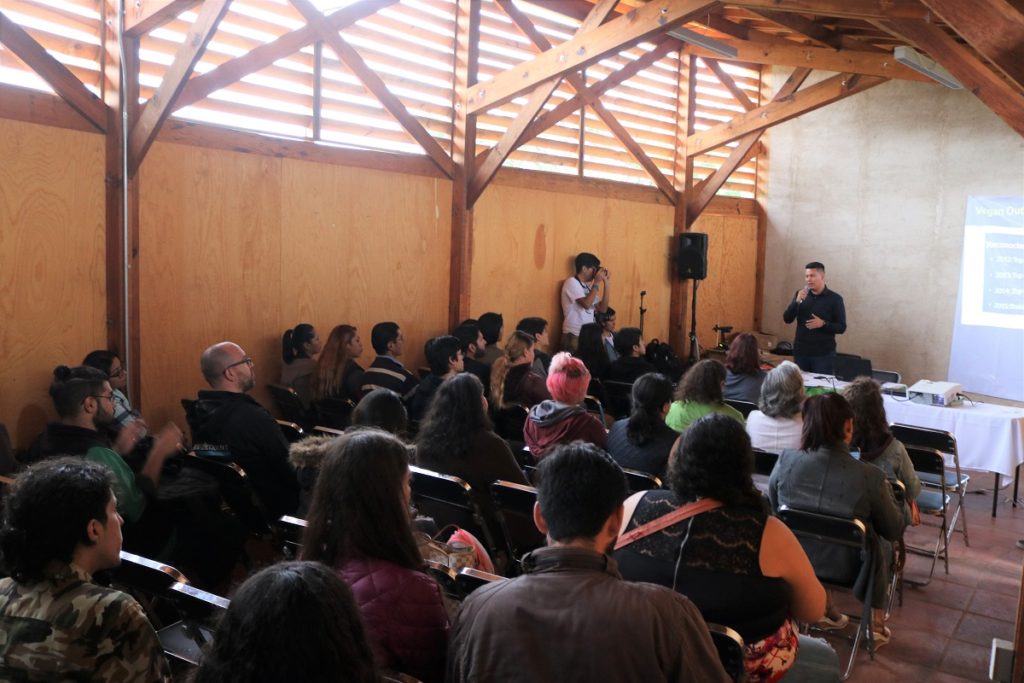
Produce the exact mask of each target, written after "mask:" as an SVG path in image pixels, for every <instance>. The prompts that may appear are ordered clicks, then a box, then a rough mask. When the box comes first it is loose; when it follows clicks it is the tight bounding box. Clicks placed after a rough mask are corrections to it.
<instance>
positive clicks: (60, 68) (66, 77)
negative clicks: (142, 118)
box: [0, 12, 107, 133]
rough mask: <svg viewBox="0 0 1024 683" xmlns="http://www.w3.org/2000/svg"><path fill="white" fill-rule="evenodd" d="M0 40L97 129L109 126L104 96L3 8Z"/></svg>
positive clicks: (104, 128)
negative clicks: (51, 52) (91, 88)
mask: <svg viewBox="0 0 1024 683" xmlns="http://www.w3.org/2000/svg"><path fill="white" fill-rule="evenodd" d="M0 44H3V45H5V46H6V47H7V48H8V49H9V50H10V51H11V52H13V53H14V54H16V55H17V56H18V59H20V60H21V61H23V62H25V64H27V65H28V66H29V68H30V69H32V70H33V71H35V72H36V74H38V75H39V77H40V78H42V79H43V80H44V81H46V83H47V84H48V85H49V86H50V87H51V88H53V90H54V92H56V93H57V94H58V95H60V96H61V97H62V98H63V99H64V101H65V102H67V103H68V104H70V105H71V107H72V108H73V109H74V110H75V111H77V112H78V113H79V114H81V115H82V116H83V117H84V118H85V120H86V121H88V122H89V123H90V124H92V126H93V127H94V128H96V130H98V131H100V132H101V133H102V132H105V131H106V130H107V106H106V105H105V104H104V103H103V100H101V99H100V98H99V97H97V96H96V95H94V94H93V93H92V92H91V91H90V90H89V89H88V88H86V87H85V85H84V84H83V83H82V82H81V81H80V80H78V78H77V77H75V75H74V74H73V73H71V71H70V70H69V69H68V68H67V67H66V66H64V65H63V64H61V63H60V62H59V61H57V60H56V59H55V58H54V57H53V56H52V55H51V54H50V53H49V52H47V51H46V48H44V47H43V46H42V45H40V44H39V43H38V42H36V39H35V38H33V37H32V36H30V35H29V34H28V32H27V31H25V29H23V28H21V27H20V26H18V25H17V24H16V23H14V21H13V20H12V19H10V18H8V17H7V16H6V15H5V14H4V13H3V12H0Z"/></svg>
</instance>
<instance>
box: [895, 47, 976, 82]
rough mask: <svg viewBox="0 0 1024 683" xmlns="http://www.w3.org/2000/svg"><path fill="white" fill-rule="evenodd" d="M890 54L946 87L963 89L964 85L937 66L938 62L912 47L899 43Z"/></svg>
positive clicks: (901, 62)
mask: <svg viewBox="0 0 1024 683" xmlns="http://www.w3.org/2000/svg"><path fill="white" fill-rule="evenodd" d="M892 55H893V57H895V58H896V61H897V62H899V63H900V64H902V65H904V66H909V67H910V68H911V69H913V70H914V71H916V72H918V73H920V74H924V75H925V76H927V77H928V78H930V79H932V80H933V81H936V82H938V83H941V84H942V85H944V86H946V87H947V88H952V89H953V90H963V87H964V86H962V85H960V81H958V80H956V79H955V78H953V74H951V73H949V72H948V71H946V70H945V69H943V68H942V67H941V66H939V64H938V62H936V61H935V60H934V59H932V58H931V57H929V56H928V55H925V54H922V53H920V52H918V51H917V50H915V49H914V48H912V47H907V46H906V45H900V46H898V47H896V48H894V49H893V51H892Z"/></svg>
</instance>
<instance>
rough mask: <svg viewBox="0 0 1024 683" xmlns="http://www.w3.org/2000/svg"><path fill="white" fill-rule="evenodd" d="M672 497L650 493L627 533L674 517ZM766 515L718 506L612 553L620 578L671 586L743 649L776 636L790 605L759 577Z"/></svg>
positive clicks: (781, 585) (776, 583)
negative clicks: (735, 634) (736, 637)
mask: <svg viewBox="0 0 1024 683" xmlns="http://www.w3.org/2000/svg"><path fill="white" fill-rule="evenodd" d="M686 502H687V501H683V500H682V499H680V498H679V496H677V495H676V494H675V493H674V492H672V491H649V492H648V493H647V494H646V495H645V496H644V497H643V498H642V499H641V500H640V502H639V503H638V504H637V506H636V509H635V510H634V512H633V516H632V518H631V519H630V521H629V524H628V525H627V527H626V530H627V531H629V530H632V529H634V528H635V527H638V526H641V525H643V524H646V523H647V522H650V521H652V520H654V519H657V518H658V517H661V516H662V515H664V514H666V513H668V512H671V511H672V510H675V509H676V508H678V507H680V506H681V505H683V504H685V503H686ZM766 521H767V513H766V512H765V511H764V510H751V509H747V508H736V507H721V508H718V509H716V510H710V511H708V512H704V513H702V514H699V515H697V516H695V517H691V518H690V519H687V520H683V521H682V522H679V523H677V524H674V525H672V526H670V527H668V528H666V529H663V530H661V531H659V532H657V533H655V534H652V535H650V536H647V537H646V538H642V539H640V540H639V541H636V542H634V543H632V544H630V545H629V546H627V547H625V548H623V549H622V550H617V551H616V552H615V559H616V560H617V561H618V563H619V569H620V571H621V572H622V576H623V577H625V578H626V579H629V580H631V581H649V582H651V583H658V584H661V585H663V586H668V587H670V588H672V589H674V590H677V591H679V592H680V593H682V594H683V595H686V596H687V597H688V598H690V600H691V601H693V603H694V604H695V605H696V606H697V608H698V609H700V611H701V613H702V614H703V615H704V619H705V620H706V621H709V622H713V623H717V624H722V625H725V626H729V627H731V628H733V629H736V630H737V631H739V633H740V635H742V636H743V638H744V639H745V640H747V641H748V642H753V641H755V640H760V639H761V638H764V637H765V636H767V635H769V634H771V633H774V632H775V631H776V630H777V629H778V628H779V627H780V626H781V625H782V623H783V621H784V620H785V619H786V617H787V616H788V615H789V604H790V601H791V599H792V595H791V591H790V588H789V585H788V584H787V583H786V582H785V581H783V580H782V579H777V578H770V577H766V576H764V575H763V574H762V573H761V567H760V561H759V556H760V552H761V536H762V534H763V533H764V526H765V523H766Z"/></svg>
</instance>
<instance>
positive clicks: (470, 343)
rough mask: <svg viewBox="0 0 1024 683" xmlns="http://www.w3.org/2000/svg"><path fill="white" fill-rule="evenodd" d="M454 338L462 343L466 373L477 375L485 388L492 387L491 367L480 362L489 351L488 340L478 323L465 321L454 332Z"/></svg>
mask: <svg viewBox="0 0 1024 683" xmlns="http://www.w3.org/2000/svg"><path fill="white" fill-rule="evenodd" d="M452 336H453V337H457V338H458V340H459V341H460V342H461V343H462V364H463V366H464V367H465V368H466V372H469V373H472V374H474V375H476V378H477V379H478V380H480V383H481V384H483V385H484V386H485V387H489V386H491V366H490V365H489V364H488V363H483V362H481V361H480V359H481V358H483V357H484V353H485V352H486V351H487V340H486V339H484V334H483V332H481V331H480V325H479V324H478V323H477V322H476V321H463V322H461V323H459V326H458V327H456V328H455V329H454V330H452Z"/></svg>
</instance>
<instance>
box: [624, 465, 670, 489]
mask: <svg viewBox="0 0 1024 683" xmlns="http://www.w3.org/2000/svg"><path fill="white" fill-rule="evenodd" d="M622 473H623V474H624V475H626V486H627V487H628V488H629V492H630V493H637V492H638V491H650V490H651V489H660V488H661V478H659V477H657V476H655V475H653V474H650V473H648V472H641V471H640V470H631V469H629V468H628V467H623V468H622Z"/></svg>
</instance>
